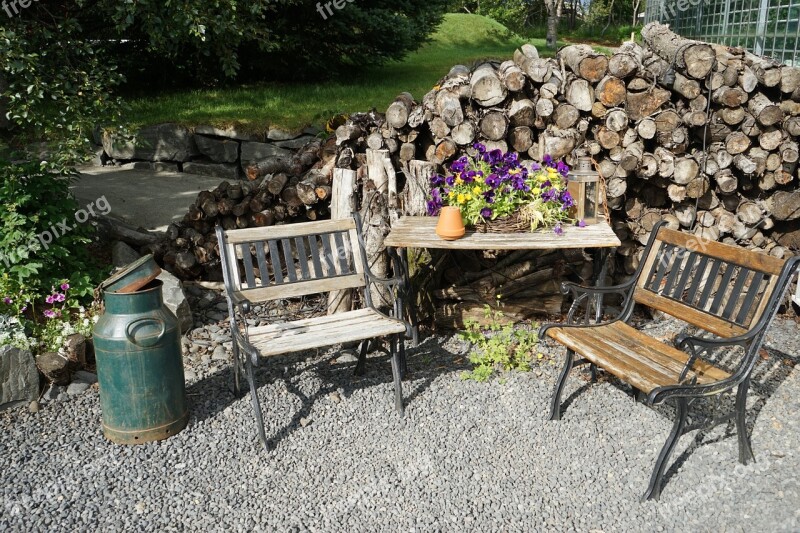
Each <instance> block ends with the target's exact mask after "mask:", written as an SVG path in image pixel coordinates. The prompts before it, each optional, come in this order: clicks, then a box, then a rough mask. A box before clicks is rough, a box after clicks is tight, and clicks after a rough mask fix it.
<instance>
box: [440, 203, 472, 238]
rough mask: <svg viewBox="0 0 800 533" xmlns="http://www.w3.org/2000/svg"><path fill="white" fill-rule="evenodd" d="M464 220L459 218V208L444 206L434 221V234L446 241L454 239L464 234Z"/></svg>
mask: <svg viewBox="0 0 800 533" xmlns="http://www.w3.org/2000/svg"><path fill="white" fill-rule="evenodd" d="M464 231H466V230H465V229H464V221H463V220H461V210H460V209H459V208H457V207H453V206H445V207H443V208H442V211H441V212H440V213H439V221H438V222H437V223H436V235H438V236H439V237H441V238H442V239H444V240H446V241H454V240H456V239H460V238H461V237H463V236H464Z"/></svg>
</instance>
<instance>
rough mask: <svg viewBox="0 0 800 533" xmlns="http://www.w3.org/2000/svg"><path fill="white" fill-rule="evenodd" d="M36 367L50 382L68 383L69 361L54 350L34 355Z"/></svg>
mask: <svg viewBox="0 0 800 533" xmlns="http://www.w3.org/2000/svg"><path fill="white" fill-rule="evenodd" d="M36 367H37V368H38V369H39V372H41V373H42V374H44V377H45V378H47V380H48V381H50V382H52V383H56V384H58V385H66V384H67V383H69V378H70V373H69V361H68V360H67V358H66V357H64V356H63V355H61V354H59V353H56V352H46V353H43V354H41V355H37V356H36Z"/></svg>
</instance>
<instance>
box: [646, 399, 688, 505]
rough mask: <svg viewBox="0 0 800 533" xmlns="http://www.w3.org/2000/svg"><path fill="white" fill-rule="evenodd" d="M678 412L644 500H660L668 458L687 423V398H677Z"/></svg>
mask: <svg viewBox="0 0 800 533" xmlns="http://www.w3.org/2000/svg"><path fill="white" fill-rule="evenodd" d="M677 407H678V409H677V413H676V414H675V424H674V425H673V426H672V431H671V432H670V434H669V437H667V441H666V442H665V443H664V447H663V448H661V453H660V454H658V459H656V466H655V468H654V469H653V475H652V476H650V485H648V487H647V491H646V492H645V493H644V496H642V501H646V500H658V498H659V497H660V496H661V479H662V478H663V477H664V470H665V469H666V466H667V460H669V456H670V455H671V454H672V451H673V450H674V449H675V445H676V444H678V440H679V439H680V438H681V433H683V427H684V426H685V425H686V415H687V412H688V411H689V404H688V401H687V400H686V398H678V399H677Z"/></svg>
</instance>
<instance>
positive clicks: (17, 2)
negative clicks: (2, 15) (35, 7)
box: [0, 0, 39, 19]
mask: <svg viewBox="0 0 800 533" xmlns="http://www.w3.org/2000/svg"><path fill="white" fill-rule="evenodd" d="M38 1H39V0H3V2H2V3H0V7H2V8H3V11H5V12H6V15H8V18H10V19H13V18H14V16H16V15H19V12H20V9H28V8H29V7H31V4H33V3H34V2H38Z"/></svg>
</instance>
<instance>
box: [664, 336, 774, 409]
mask: <svg viewBox="0 0 800 533" xmlns="http://www.w3.org/2000/svg"><path fill="white" fill-rule="evenodd" d="M758 333H759V329H758V328H754V329H751V330H750V331H748V332H747V333H745V334H744V335H738V336H736V337H729V338H703V337H697V336H694V335H687V334H685V333H682V334H681V335H679V336H678V337H677V338H676V340H675V346H676V348H679V349H681V350H684V351H686V352H688V353H689V359H688V360H687V361H686V364H685V365H684V367H683V370H682V371H681V373H680V376H679V377H678V381H679V382H681V384H679V385H671V386H666V387H658V388H656V389H653V390H652V391H651V392H650V394H649V395H648V401H649V402H650V403H651V404H655V403H660V402H662V401H664V400H666V399H668V398H673V397H682V398H697V397H700V396H708V395H713V394H720V393H722V392H725V391H727V390H730V389H732V388H733V387H735V386H737V385H738V384H739V383H741V382H742V381H744V379H745V378H746V377H747V375H748V374H749V373H750V370H751V367H752V363H753V361H754V359H753V356H754V352H755V351H754V350H752V348H753V344H752V341H753V339H754V338H755V337H756V336H757V335H758ZM734 346H739V347H741V348H742V349H743V350H745V355H744V356H743V360H742V363H741V364H740V365H739V368H738V369H737V370H736V372H734V373H733V375H731V376H730V377H728V378H726V379H723V380H720V381H716V382H714V383H705V384H703V385H695V384H693V383H682V382H683V381H684V380H685V379H686V376H687V375H688V373H689V371H690V370H691V369H692V368H693V367H694V364H695V362H696V361H697V359H698V358H699V357H700V356H701V355H702V354H704V353H708V352H710V351H712V350H714V349H717V348H727V347H734Z"/></svg>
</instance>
